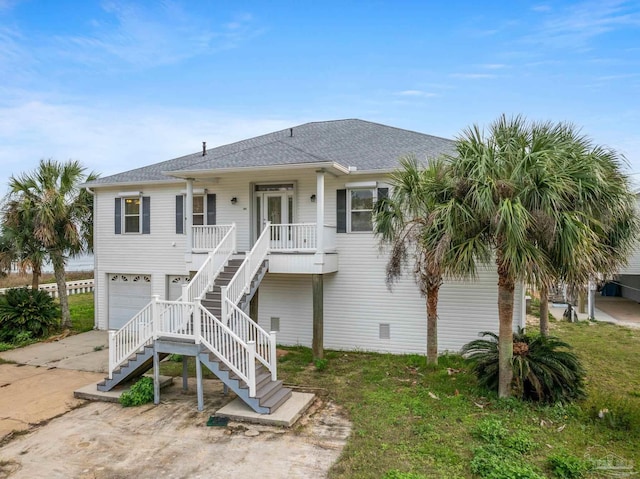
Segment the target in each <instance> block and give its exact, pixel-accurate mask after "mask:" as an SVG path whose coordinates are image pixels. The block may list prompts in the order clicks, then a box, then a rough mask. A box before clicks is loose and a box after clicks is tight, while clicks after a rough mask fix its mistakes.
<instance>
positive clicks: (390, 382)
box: [163, 323, 640, 478]
mask: <svg viewBox="0 0 640 479" xmlns="http://www.w3.org/2000/svg"><path fill="white" fill-rule="evenodd" d="M552 327H553V331H552V334H555V335H557V336H560V337H561V338H562V339H564V340H565V341H567V342H569V343H570V344H572V345H574V347H575V350H576V351H577V353H578V354H579V356H580V357H581V359H582V360H583V363H584V365H585V367H586V369H587V371H588V376H587V389H588V395H589V397H588V399H586V400H585V401H583V402H581V403H578V404H575V405H571V406H561V405H555V406H540V405H534V404H530V403H522V402H519V401H517V400H506V401H505V400H498V399H497V398H496V397H495V395H493V394H490V393H487V392H486V391H482V390H479V389H478V388H477V385H476V380H475V378H474V377H473V376H472V375H471V374H470V373H469V367H468V365H467V364H466V363H465V362H464V361H463V360H462V359H461V358H460V357H459V356H456V355H450V356H443V357H441V358H440V364H439V366H438V367H437V368H435V369H431V368H427V367H426V365H425V359H424V357H422V356H417V355H413V356H394V355H384V354H370V353H352V352H336V351H330V352H328V353H327V358H328V363H327V367H326V369H324V370H323V371H318V370H317V369H316V367H315V366H314V365H313V363H312V358H311V352H310V350H309V349H308V348H302V347H299V348H285V349H287V350H288V351H289V352H288V354H287V355H286V356H284V357H282V358H281V359H280V362H279V376H280V377H281V378H282V379H284V380H285V382H287V383H291V384H298V385H304V386H310V387H315V388H321V390H322V391H323V392H322V394H323V395H324V396H325V398H326V399H329V400H332V401H334V402H336V403H337V404H339V405H341V406H342V407H343V408H344V411H345V413H346V414H347V415H348V416H349V418H350V419H351V421H352V423H353V431H352V434H351V437H350V439H349V442H348V444H347V446H346V448H345V450H344V452H343V454H342V456H341V457H340V459H339V460H338V462H337V463H336V464H335V465H334V466H333V468H332V469H331V471H330V477H331V478H380V477H383V476H384V475H385V474H386V473H388V472H389V471H392V470H396V471H401V472H406V473H409V472H411V473H414V474H416V476H408V475H407V476H404V477H407V478H408V477H428V478H431V477H436V478H470V477H477V476H473V475H472V474H471V469H470V464H471V460H472V458H473V457H474V450H476V449H477V448H478V447H480V446H482V445H483V444H484V445H486V442H484V441H483V440H482V439H480V438H479V433H478V430H481V431H482V430H483V428H486V427H487V425H489V426H491V425H493V424H499V422H501V423H502V426H503V428H504V429H506V431H507V436H508V438H507V439H508V440H512V439H514V438H515V440H517V441H520V442H522V441H525V442H526V443H527V444H529V445H530V449H531V450H530V451H529V452H528V453H526V454H524V455H522V456H520V457H519V459H518V460H519V461H521V462H522V463H523V464H525V465H527V466H533V467H534V468H535V469H536V470H537V471H538V473H539V474H540V475H541V476H542V477H555V476H553V474H552V473H551V472H550V470H549V468H548V466H547V460H548V458H549V456H551V455H554V454H560V455H563V456H564V457H566V456H568V455H570V456H575V457H577V458H580V459H583V458H585V457H587V456H589V457H592V458H604V457H605V456H606V455H607V454H615V455H617V456H619V457H621V458H623V459H625V460H629V461H634V462H635V464H637V465H638V466H640V447H638V444H640V374H639V371H640V355H638V354H637V353H638V351H640V330H629V329H625V328H620V327H617V326H613V325H609V324H601V323H596V324H594V323H579V324H569V323H553V324H552ZM163 368H164V370H163V372H164V373H167V372H169V373H173V374H175V375H179V374H180V371H181V368H180V364H179V363H170V364H167V363H165V364H164V365H163ZM602 409H608V410H609V413H608V415H607V419H605V420H603V419H599V418H597V414H598V412H599V411H600V410H602ZM495 420H497V421H499V422H497V421H495ZM509 438H510V439H509ZM532 441H533V443H532ZM638 469H639V468H638V467H636V471H637V470H638ZM389 477H392V476H391V475H390V476H389ZM393 477H403V476H401V475H394V476H393ZM504 477H509V476H504ZM510 477H529V476H510ZM567 477H569V476H567ZM591 477H595V476H591Z"/></svg>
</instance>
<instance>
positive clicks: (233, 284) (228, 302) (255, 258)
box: [220, 221, 277, 380]
mask: <svg viewBox="0 0 640 479" xmlns="http://www.w3.org/2000/svg"><path fill="white" fill-rule="evenodd" d="M270 226H271V222H269V221H267V223H266V224H265V227H264V229H263V230H262V234H260V237H259V238H258V240H257V241H256V242H255V244H254V245H253V248H251V251H249V252H248V253H247V255H246V257H245V259H244V261H243V262H242V264H241V265H240V267H239V268H238V270H237V271H236V273H235V274H234V276H233V278H231V281H229V283H228V284H227V285H226V286H221V288H220V290H221V302H220V319H221V321H222V322H223V323H224V324H226V325H228V326H229V327H230V328H231V329H232V330H233V331H235V332H236V334H239V332H243V334H241V335H240V337H241V338H242V339H243V340H244V341H247V342H248V341H255V342H256V358H257V359H258V360H259V361H260V362H261V363H262V364H264V365H265V366H266V367H267V369H269V371H270V372H271V376H272V378H273V379H274V380H275V379H276V376H277V371H276V360H275V333H273V334H270V333H268V332H267V331H265V330H264V329H263V328H262V327H260V325H259V324H258V323H257V322H255V321H254V320H252V319H251V318H250V317H249V316H248V315H247V314H246V313H245V312H244V311H242V310H241V309H240V308H238V306H237V305H238V302H239V301H240V299H241V298H242V296H244V295H245V294H246V293H248V292H249V290H250V288H251V281H252V280H253V278H254V277H255V275H256V274H257V272H258V271H259V269H260V267H261V265H262V263H263V262H264V260H265V258H266V256H267V254H268V253H269V244H270V241H271V227H270ZM236 328H238V329H237V330H236Z"/></svg>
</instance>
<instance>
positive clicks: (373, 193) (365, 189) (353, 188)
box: [346, 186, 378, 234]
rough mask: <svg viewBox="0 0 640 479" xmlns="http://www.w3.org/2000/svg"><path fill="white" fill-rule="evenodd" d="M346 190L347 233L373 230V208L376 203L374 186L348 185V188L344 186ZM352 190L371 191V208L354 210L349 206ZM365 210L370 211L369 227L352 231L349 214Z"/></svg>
mask: <svg viewBox="0 0 640 479" xmlns="http://www.w3.org/2000/svg"><path fill="white" fill-rule="evenodd" d="M346 190H347V195H346V196H347V198H346V200H347V205H346V213H347V215H346V216H347V218H346V219H347V233H355V234H359V233H372V232H373V210H374V207H375V204H376V201H378V189H377V188H376V187H375V186H372V187H368V186H367V187H362V186H358V187H350V188H346ZM352 191H370V192H372V196H371V200H372V204H371V208H370V209H360V210H354V209H353V208H352V206H351V192H352ZM366 211H370V212H371V229H368V230H361V231H353V230H352V229H351V216H352V214H353V213H354V212H356V213H357V212H366Z"/></svg>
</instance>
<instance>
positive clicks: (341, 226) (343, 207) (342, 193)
mask: <svg viewBox="0 0 640 479" xmlns="http://www.w3.org/2000/svg"><path fill="white" fill-rule="evenodd" d="M336 207H337V209H336V225H337V229H336V231H337V232H338V233H346V232H347V190H337V191H336Z"/></svg>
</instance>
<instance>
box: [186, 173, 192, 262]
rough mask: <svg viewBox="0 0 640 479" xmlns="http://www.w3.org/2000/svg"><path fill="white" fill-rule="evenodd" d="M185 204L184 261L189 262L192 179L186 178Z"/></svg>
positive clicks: (190, 249)
mask: <svg viewBox="0 0 640 479" xmlns="http://www.w3.org/2000/svg"><path fill="white" fill-rule="evenodd" d="M185 201H186V202H187V205H186V209H185V215H186V217H187V221H186V224H185V228H186V229H187V231H186V233H187V242H186V251H185V261H187V262H188V263H190V262H191V251H192V249H193V178H187V198H186V200H185Z"/></svg>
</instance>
